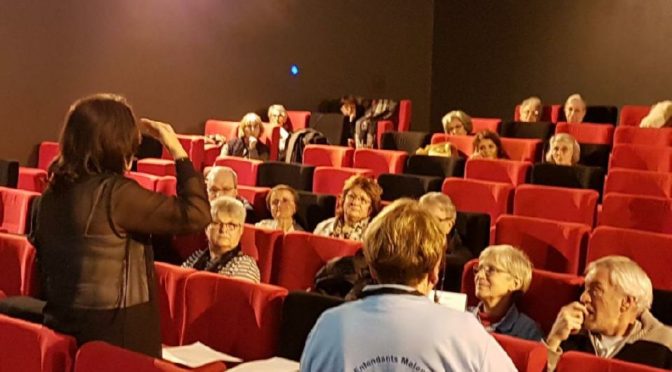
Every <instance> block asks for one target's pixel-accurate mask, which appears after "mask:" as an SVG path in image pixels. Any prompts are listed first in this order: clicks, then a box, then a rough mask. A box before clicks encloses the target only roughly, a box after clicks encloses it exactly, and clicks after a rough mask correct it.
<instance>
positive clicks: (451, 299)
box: [429, 291, 467, 311]
mask: <svg viewBox="0 0 672 372" xmlns="http://www.w3.org/2000/svg"><path fill="white" fill-rule="evenodd" d="M435 292H437V293H438V297H439V304H441V305H443V306H448V307H449V308H451V309H455V310H458V311H465V310H466V309H467V295H466V294H465V293H457V292H448V291H430V293H429V298H430V299H431V300H432V301H434V293H435Z"/></svg>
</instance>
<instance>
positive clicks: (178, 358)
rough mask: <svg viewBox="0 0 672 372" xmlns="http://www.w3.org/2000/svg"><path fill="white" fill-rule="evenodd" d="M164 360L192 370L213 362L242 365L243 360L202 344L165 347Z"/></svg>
mask: <svg viewBox="0 0 672 372" xmlns="http://www.w3.org/2000/svg"><path fill="white" fill-rule="evenodd" d="M162 355H163V359H165V360H167V361H169V362H173V363H178V364H182V365H184V366H187V367H190V368H198V367H201V366H204V365H206V364H208V363H212V362H231V363H240V362H242V361H243V360H242V359H240V358H236V357H234V356H231V355H228V354H224V353H220V352H219V351H217V350H213V349H211V348H210V347H208V346H206V345H203V344H202V343H200V342H196V343H193V344H191V345H184V346H171V347H164V348H163V350H162Z"/></svg>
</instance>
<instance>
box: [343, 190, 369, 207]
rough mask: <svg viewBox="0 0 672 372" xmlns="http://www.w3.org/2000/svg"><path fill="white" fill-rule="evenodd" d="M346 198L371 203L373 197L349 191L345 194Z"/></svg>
mask: <svg viewBox="0 0 672 372" xmlns="http://www.w3.org/2000/svg"><path fill="white" fill-rule="evenodd" d="M345 198H346V199H348V200H351V201H358V202H360V203H362V204H371V199H369V197H368V196H364V195H355V194H354V193H352V192H349V193H347V194H346V195H345Z"/></svg>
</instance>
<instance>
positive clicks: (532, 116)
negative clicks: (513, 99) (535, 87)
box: [518, 96, 544, 123]
mask: <svg viewBox="0 0 672 372" xmlns="http://www.w3.org/2000/svg"><path fill="white" fill-rule="evenodd" d="M543 109H544V107H543V106H542V104H541V99H540V98H539V97H535V96H532V97H529V98H526V99H525V100H524V101H523V102H522V103H521V104H520V108H519V115H518V118H519V121H522V122H525V123H534V122H537V121H539V120H540V119H541V112H542V111H543Z"/></svg>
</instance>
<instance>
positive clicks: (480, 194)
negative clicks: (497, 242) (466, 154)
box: [441, 177, 513, 225]
mask: <svg viewBox="0 0 672 372" xmlns="http://www.w3.org/2000/svg"><path fill="white" fill-rule="evenodd" d="M441 192H443V193H444V194H446V195H448V196H450V198H451V199H452V201H453V203H455V207H456V208H457V210H458V211H461V212H480V213H487V214H489V215H490V223H491V224H492V225H494V224H495V222H496V221H497V217H499V215H501V214H504V213H507V211H508V210H509V205H510V202H511V196H512V195H513V186H512V185H510V184H508V183H500V182H488V181H479V180H465V179H461V178H453V177H449V178H446V179H445V181H443V186H441Z"/></svg>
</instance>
